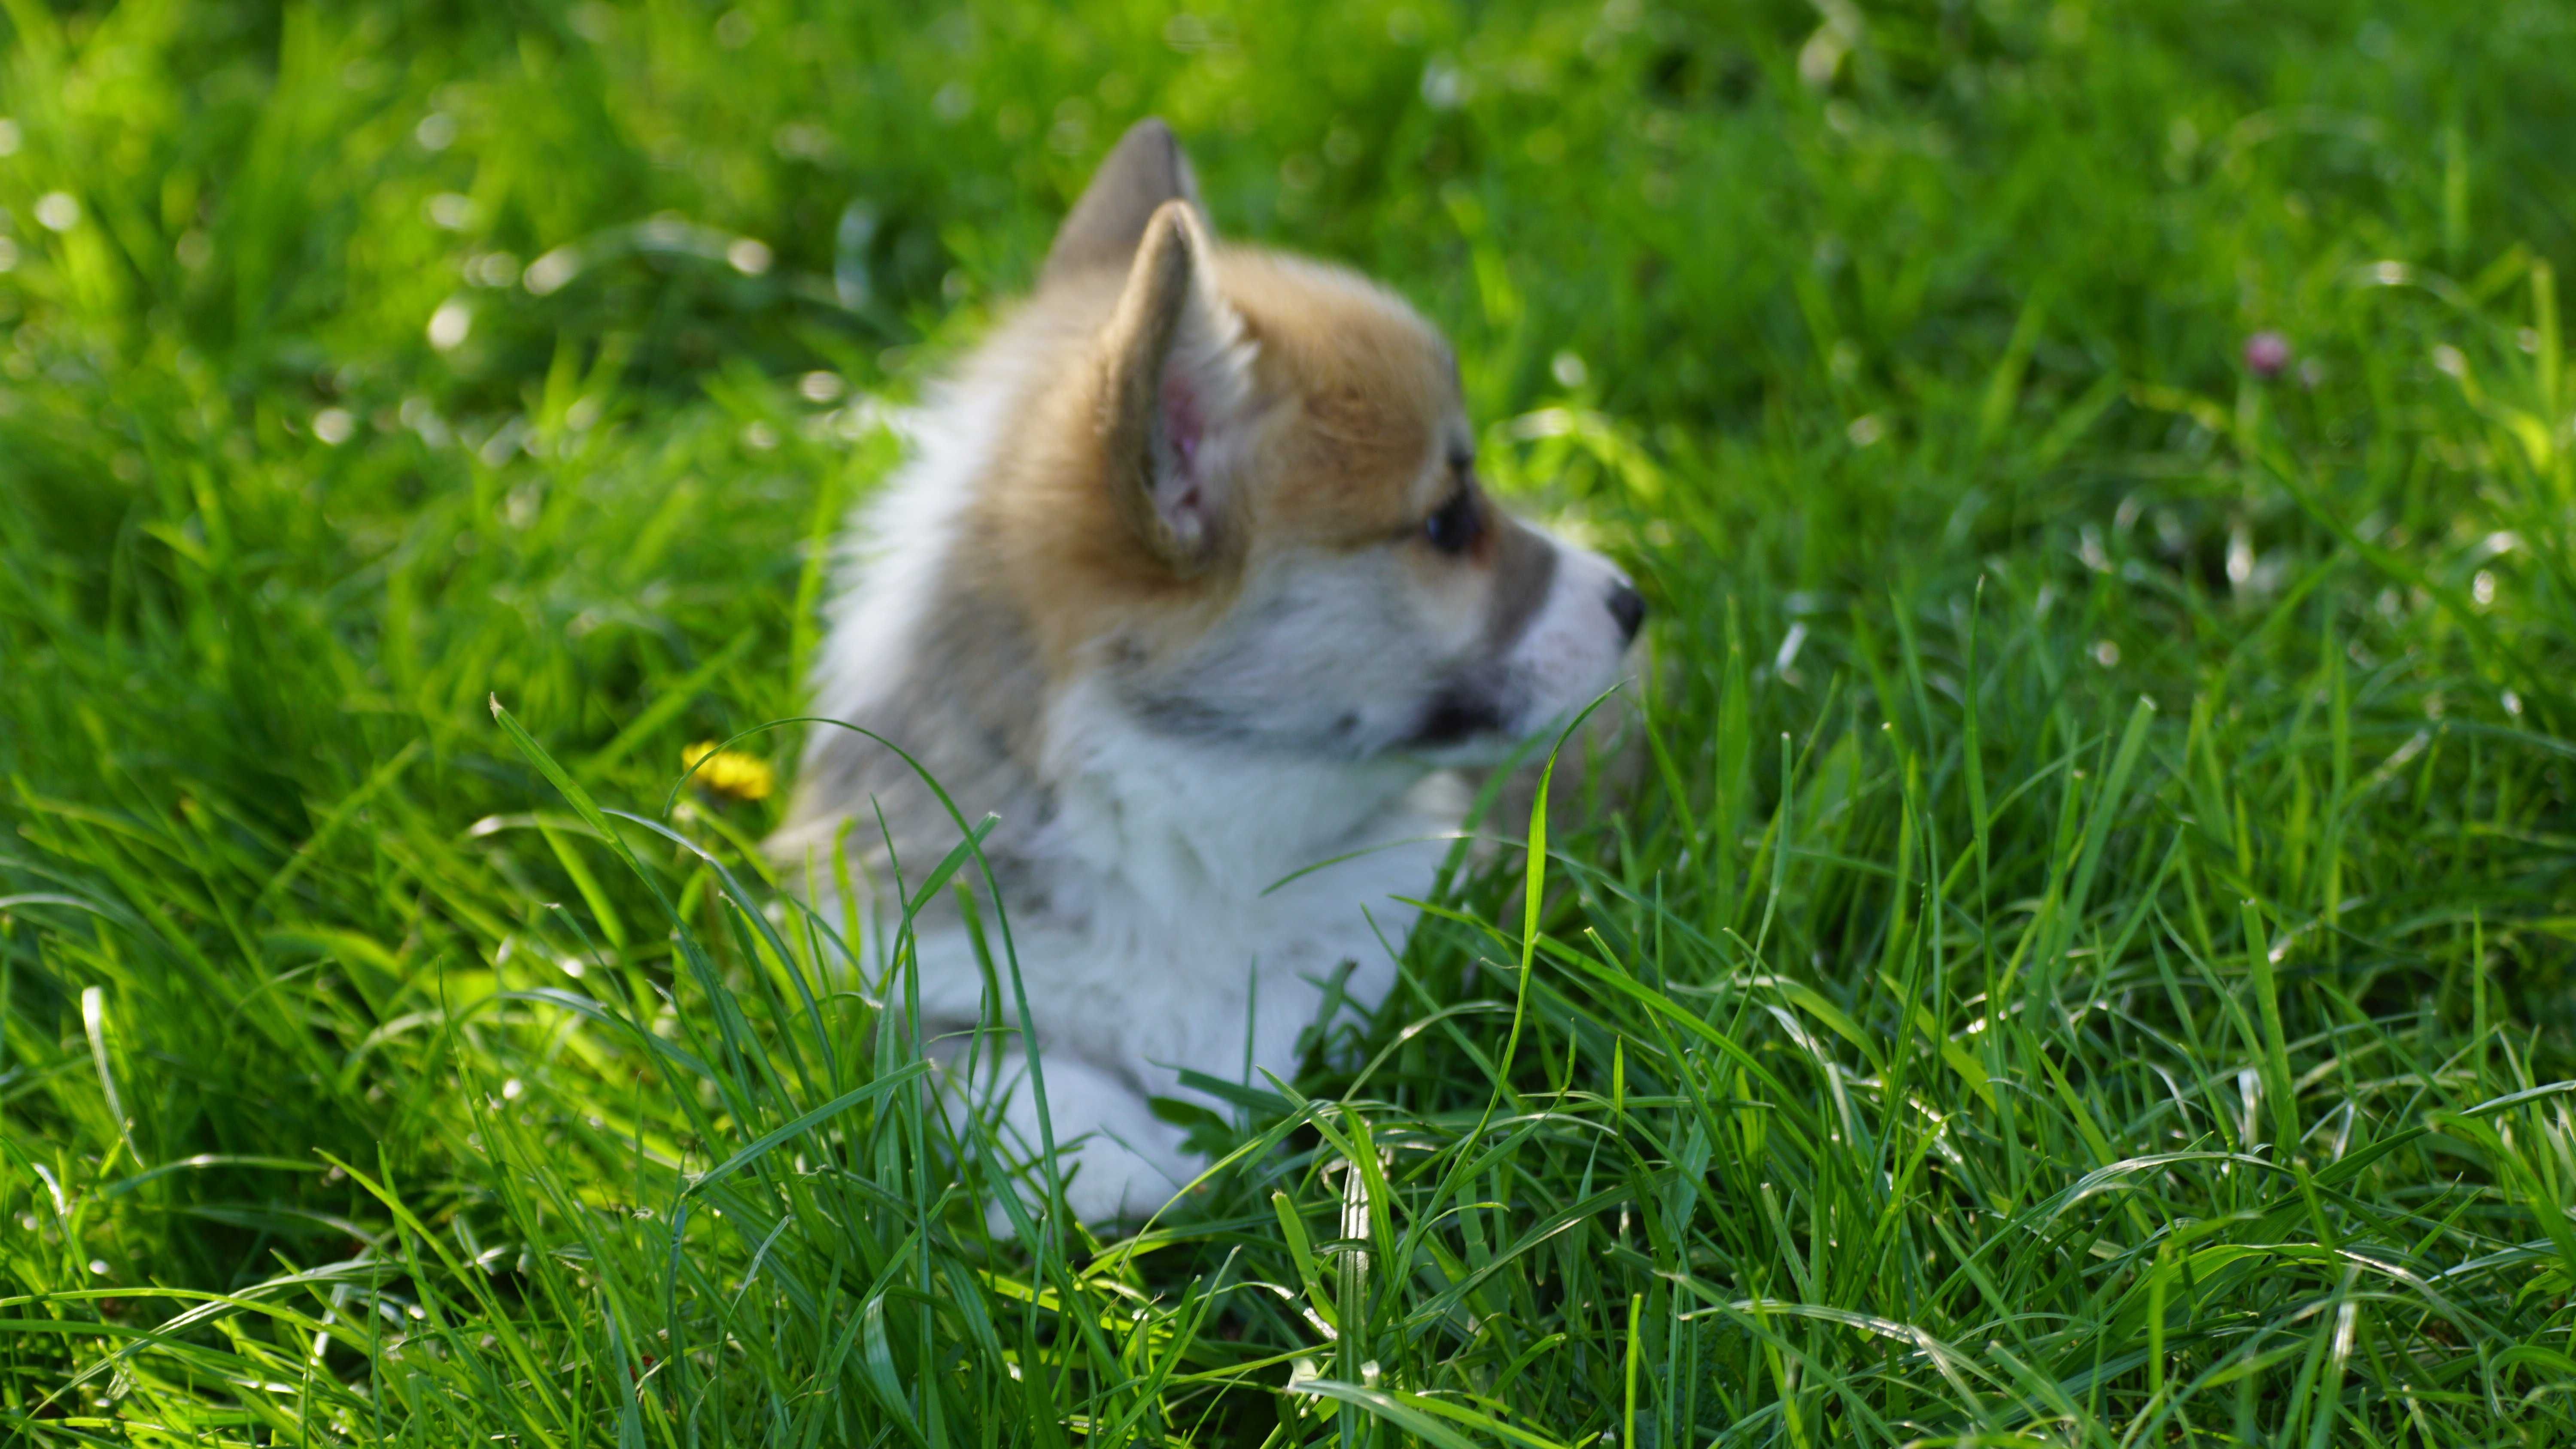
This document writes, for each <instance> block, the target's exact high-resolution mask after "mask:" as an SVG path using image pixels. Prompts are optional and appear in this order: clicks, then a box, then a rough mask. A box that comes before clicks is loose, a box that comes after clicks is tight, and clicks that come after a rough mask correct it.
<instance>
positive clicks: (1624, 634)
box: [1610, 584, 1646, 640]
mask: <svg viewBox="0 0 2576 1449" xmlns="http://www.w3.org/2000/svg"><path fill="white" fill-rule="evenodd" d="M1610 617H1611V618H1613V619H1616V620H1618V621H1619V637H1620V638H1621V639H1622V640H1629V639H1634V638H1636V637H1637V626H1638V625H1640V624H1643V623H1645V622H1646V596H1645V595H1643V594H1640V593H1638V592H1637V591H1636V590H1635V589H1632V588H1630V587H1628V586H1627V585H1626V584H1613V585H1611V586H1610Z"/></svg>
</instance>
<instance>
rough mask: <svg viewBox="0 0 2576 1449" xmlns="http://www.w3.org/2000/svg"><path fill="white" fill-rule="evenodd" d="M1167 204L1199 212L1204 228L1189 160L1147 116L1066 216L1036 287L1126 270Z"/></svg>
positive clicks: (1204, 218)
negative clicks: (1157, 211) (1151, 221)
mask: <svg viewBox="0 0 2576 1449" xmlns="http://www.w3.org/2000/svg"><path fill="white" fill-rule="evenodd" d="M1167 201H1186V202H1188V203H1189V204H1190V207H1191V209H1192V210H1194V211H1199V224H1200V226H1201V227H1202V228H1204V227H1205V226H1206V225H1207V214H1206V212H1205V211H1204V210H1201V209H1200V207H1199V182H1198V178H1197V177H1196V176H1194V175H1192V174H1191V172H1190V158H1189V157H1187V156H1184V155H1182V154H1181V143H1180V142H1178V141H1176V140H1174V139H1172V128H1171V127H1169V126H1166V125H1164V124H1163V123H1162V121H1161V120H1159V119H1158V118H1156V117H1153V116H1148V117H1146V118H1145V119H1143V120H1141V121H1138V122H1137V123H1136V124H1135V125H1133V126H1130V127H1128V128H1127V134H1126V135H1124V136H1121V137H1119V138H1118V144H1117V145H1116V146H1113V147H1111V148H1110V151H1109V157H1108V159H1107V160H1105V161H1102V162H1101V163H1100V170H1099V171H1098V172H1096V173H1094V174H1093V176H1092V178H1091V185H1090V187H1089V188H1087V189H1086V190H1084V192H1083V193H1082V199H1081V200H1080V201H1077V202H1075V203H1074V204H1073V210H1072V211H1071V212H1069V213H1067V214H1066V216H1065V218H1064V226H1063V227H1062V228H1061V229H1060V230H1058V231H1057V232H1056V234H1055V245H1053V246H1051V247H1049V248H1047V259H1046V269H1045V270H1044V271H1042V272H1040V273H1039V274H1038V284H1039V285H1040V286H1044V285H1046V284H1047V283H1049V282H1055V281H1061V280H1062V279H1064V278H1066V277H1069V276H1072V275H1074V274H1075V273H1077V272H1086V271H1095V270H1100V269H1104V268H1113V267H1114V268H1124V267H1125V266H1126V265H1127V263H1128V260H1129V258H1131V257H1133V256H1134V255H1135V254H1136V243H1137V240H1138V239H1139V238H1141V237H1142V236H1144V234H1145V222H1146V220H1147V218H1149V217H1151V216H1152V215H1153V214H1154V211H1155V209H1156V208H1158V207H1160V206H1161V205H1162V204H1163V203H1165V202H1167Z"/></svg>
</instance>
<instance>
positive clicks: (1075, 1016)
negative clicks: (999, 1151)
mask: <svg viewBox="0 0 2576 1449" xmlns="http://www.w3.org/2000/svg"><path fill="white" fill-rule="evenodd" d="M1048 740H1049V750H1048V766H1049V768H1048V771H1047V774H1048V776H1049V779H1050V783H1051V785H1052V787H1053V790H1054V794H1055V804H1056V809H1055V813H1054V815H1053V817H1052V818H1051V819H1050V820H1049V822H1048V823H1047V824H1046V825H1045V826H1044V827H1043V828H1042V829H1040V830H1038V831H1036V832H1034V833H1033V834H1032V835H1030V836H1027V837H1024V839H1023V842H1022V843H1021V844H1020V845H1019V846H1018V847H1017V848H1016V850H1015V852H1014V855H1013V858H1012V860H1011V862H1010V864H1011V874H1012V876H1013V878H1014V880H1015V883H1016V888H1015V889H1014V890H1013V892H1012V894H1011V895H1010V896H1009V897H1008V898H1006V899H1005V901H1004V908H1005V910H1006V911H1008V913H1009V920H1010V925H1011V935H1012V940H1013V943H1014V946H1015V954H1016V956H1017V958H1018V962H1019V967H1020V980H1021V986H1022V989H1023V990H1025V992H1026V993H1027V998H1028V1004H1029V1008H1030V1015H1031V1018H1032V1020H1033V1021H1034V1023H1035V1024H1036V1028H1037V1038H1038V1047H1039V1052H1040V1057H1039V1064H1040V1067H1041V1069H1042V1072H1043V1075H1044V1076H1045V1079H1046V1097H1047V1103H1048V1106H1049V1108H1050V1109H1051V1110H1050V1118H1051V1121H1050V1123H1049V1126H1050V1127H1051V1129H1052V1135H1053V1137H1054V1139H1055V1141H1056V1142H1057V1143H1058V1145H1059V1146H1060V1147H1061V1146H1063V1145H1064V1144H1067V1143H1069V1142H1074V1141H1075V1140H1076V1139H1084V1138H1087V1140H1083V1141H1081V1142H1080V1143H1079V1145H1077V1146H1076V1147H1075V1148H1074V1149H1073V1151H1072V1152H1071V1153H1069V1154H1066V1155H1065V1156H1064V1157H1063V1158H1062V1159H1061V1160H1063V1161H1065V1162H1066V1163H1067V1164H1068V1165H1073V1166H1076V1167H1078V1171H1077V1172H1076V1174H1075V1185H1074V1189H1073V1207H1074V1209H1075V1211H1076V1212H1077V1213H1078V1214H1081V1215H1084V1216H1086V1217H1089V1216H1103V1217H1105V1216H1132V1215H1135V1214H1138V1213H1141V1212H1147V1211H1151V1210H1152V1209H1153V1208H1155V1207H1157V1206H1159V1205H1160V1204H1161V1203H1162V1202H1163V1201H1164V1199H1165V1198H1167V1197H1169V1196H1170V1195H1171V1194H1172V1193H1173V1192H1174V1191H1176V1190H1177V1189H1178V1188H1179V1187H1180V1186H1181V1185H1182V1184H1185V1183H1186V1182H1188V1181H1189V1179H1190V1178H1191V1177H1192V1176H1193V1175H1194V1174H1195V1173H1196V1171H1197V1169H1198V1164H1196V1163H1195V1162H1194V1161H1193V1160H1192V1159H1191V1158H1190V1157H1189V1155H1188V1154H1186V1153H1185V1152H1183V1151H1182V1150H1181V1147H1180V1140H1179V1139H1180V1134H1179V1132H1178V1131H1177V1130H1176V1129H1174V1128H1173V1127H1172V1126H1171V1125H1170V1124H1168V1123H1166V1122H1164V1121H1162V1120H1161V1119H1159V1118H1157V1117H1155V1116H1154V1115H1153V1114H1152V1112H1151V1109H1150V1107H1149V1106H1148V1099H1149V1098H1150V1097H1154V1096H1175V1097H1181V1098H1184V1099H1188V1098H1191V1097H1194V1096H1195V1095H1196V1094H1194V1093H1191V1092H1189V1091H1187V1090H1185V1089H1184V1088H1182V1087H1181V1085H1180V1072H1181V1071H1182V1070H1183V1069H1185V1068H1186V1069H1190V1070H1195V1071H1199V1072H1203V1073H1206V1074H1208V1075H1211V1076H1216V1077H1221V1078H1225V1079H1229V1080H1241V1081H1245V1082H1246V1083H1247V1084H1248V1085H1252V1086H1255V1087H1259V1086H1262V1085H1263V1084H1264V1081H1265V1079H1264V1076H1263V1074H1264V1073H1270V1074H1275V1075H1277V1076H1278V1077H1280V1078H1282V1079H1285V1078H1287V1077H1288V1076H1290V1075H1291V1074H1292V1073H1293V1072H1294V1071H1295V1069H1296V1066H1297V1040H1298V1036H1299V1034H1300V1033H1301V1032H1302V1031H1303V1030H1304V1029H1305V1028H1306V1027H1307V1026H1309V1025H1310V1024H1311V1023H1313V1022H1314V1021H1315V1019H1316V1016H1317V1012H1318V1009H1319V1007H1320V1006H1321V1005H1322V1002H1323V1000H1324V995H1325V989H1326V983H1327V982H1328V981H1330V980H1331V979H1332V978H1333V977H1334V976H1335V974H1336V973H1337V972H1338V970H1339V969H1340V968H1341V967H1342V966H1343V964H1344V963H1346V962H1347V963H1350V964H1351V966H1352V968H1353V969H1352V970H1351V972H1350V974H1349V976H1348V978H1347V979H1346V982H1345V987H1344V989H1345V991H1346V992H1347V994H1348V995H1349V996H1350V997H1351V998H1353V999H1355V1000H1356V1001H1358V1002H1360V1003H1363V1004H1373V1003H1375V1002H1376V1001H1378V1000H1379V999H1380V998H1382V997H1383V995H1384V994H1385V992H1386V991H1387V989H1388V988H1389V987H1390V986H1391V985H1392V984H1393V982H1394V979H1395V953H1397V952H1399V951H1400V950H1401V949H1402V948H1403V944H1404V941H1405V938H1406V936H1407V935H1408V934H1409V933H1410V932H1411V930H1412V927H1413V924H1414V921H1415V918H1416V916H1417V914H1418V912H1417V910H1416V909H1415V908H1414V907H1413V906H1411V905H1409V904H1406V902H1407V901H1409V900H1415V899H1420V898H1422V897H1424V896H1426V895H1428V894H1429V893H1430V891H1431V888H1432V886H1433V884H1434V881H1435V878H1436V876H1437V873H1438V868H1439V862H1440V859H1441V857H1442V855H1443V854H1444V852H1445V851H1446V850H1447V848H1448V844H1447V840H1446V839H1445V838H1444V837H1445V836H1446V835H1447V834H1448V833H1449V832H1451V831H1453V830H1454V828H1455V826H1456V824H1457V816H1458V811H1457V805H1458V802H1459V798H1460V795H1461V790H1460V787H1459V785H1458V782H1457V781H1456V780H1455V778H1454V777H1451V776H1448V775H1433V776H1430V777H1427V778H1426V777H1425V776H1424V775H1423V772H1422V771H1421V770H1420V768H1419V767H1409V766H1403V765H1394V764H1375V765H1352V764H1336V763H1329V762H1314V761H1299V760H1276V759H1263V758H1260V757H1246V756H1244V755H1242V754H1240V753H1236V752H1232V751H1218V750H1214V749H1211V748H1209V747H1206V746H1199V745H1185V744H1178V743H1175V742H1173V741H1170V740H1168V739H1165V738H1162V737H1159V736H1156V735H1154V734H1152V733H1151V732H1149V731H1147V730H1144V729H1143V728H1141V727H1139V726H1137V725H1136V724H1134V723H1133V722H1132V721H1130V720H1129V719H1128V718H1127V717H1126V716H1125V715H1124V714H1123V713H1122V712H1121V711H1119V710H1118V709H1117V708H1116V706H1115V705H1114V703H1112V702H1111V701H1110V700H1108V699H1107V697H1106V695H1105V692H1104V691H1102V690H1100V689H1098V688H1097V687H1094V686H1088V685H1077V686H1076V687H1075V688H1073V689H1072V690H1070V691H1068V692H1067V693H1066V694H1065V695H1064V696H1062V697H1061V698H1060V699H1059V700H1058V701H1057V703H1056V706H1055V707H1054V708H1053V709H1052V710H1051V711H1050V712H1049V717H1048ZM917 959H918V960H919V963H920V973H921V1002H922V1009H923V1012H924V1015H925V1017H926V1018H927V1019H928V1022H929V1024H931V1025H932V1026H933V1027H934V1028H937V1027H940V1026H946V1027H949V1028H951V1029H952V1030H953V1029H955V1028H959V1027H962V1026H964V1025H965V1024H966V1023H969V1022H972V1021H976V1020H993V1019H995V1016H996V1015H998V1019H999V1020H1001V1021H1003V1022H1005V1023H1010V1024H1014V1025H1015V1024H1016V1023H1017V1021H1018V1013H1017V1007H1016V1003H1015V1002H1010V1001H1005V1002H1003V1003H999V1007H1000V1010H999V1011H998V1013H995V1014H988V1012H987V1006H986V1003H985V1002H984V1000H983V994H984V989H985V988H984V975H983V971H982V968H981V965H980V963H979V962H978V961H977V960H976V957H975V955H974V952H973V949H972V946H971V943H970V942H969V940H968V938H967V937H966V935H965V934H964V932H963V930H962V929H961V928H958V927H953V926H952V927H946V928H933V929H930V930H928V931H927V932H926V933H925V934H924V936H923V938H922V939H921V941H920V943H919V946H918V951H917ZM1006 990H1007V988H1006ZM940 1054H941V1056H942V1057H943V1059H944V1060H946V1061H948V1062H949V1063H950V1064H951V1065H952V1066H954V1065H955V1064H957V1063H958V1062H960V1061H962V1059H963V1057H964V1054H965V1048H964V1045H963V1039H962V1038H958V1037H951V1038H950V1039H949V1042H948V1044H947V1045H946V1046H945V1047H944V1048H943V1049H942V1051H941V1053H940ZM984 1057H985V1060H987V1061H990V1060H993V1059H994V1054H993V1051H992V1048H991V1047H990V1046H989V1045H988V1046H987V1047H986V1048H985V1051H984ZM1001 1060H1002V1061H1003V1062H1004V1063H1005V1065H1006V1070H1004V1071H1003V1072H1002V1073H1001V1076H1000V1080H999V1081H998V1082H994V1081H989V1080H988V1081H986V1082H985V1083H984V1084H983V1086H982V1089H981V1092H980V1096H981V1105H982V1108H983V1110H984V1111H985V1112H986V1114H987V1116H988V1118H989V1119H990V1120H994V1121H997V1122H998V1124H999V1125H1000V1126H1001V1127H1002V1128H1003V1129H1004V1134H1005V1136H1006V1137H1008V1136H1014V1135H1016V1136H1018V1137H1020V1138H1022V1139H1024V1140H1023V1141H1021V1142H1019V1143H1015V1144H1013V1145H1014V1146H1015V1147H1016V1148H1018V1149H1019V1151H1020V1152H1021V1153H1022V1154H1024V1155H1034V1153H1035V1150H1036V1148H1037V1145H1038V1136H1039V1134H1038V1132H1037V1121H1036V1113H1035V1103H1034V1101H1033V1100H1031V1097H1032V1094H1031V1093H1030V1092H1029V1091H1028V1090H1027V1084H1026V1082H1025V1081H1024V1080H1022V1079H1021V1075H1020V1066H1021V1064H1020V1060H1019V1054H1018V1053H1017V1052H1016V1051H1009V1052H1004V1053H1003V1054H1002V1056H1001ZM951 1075H952V1077H962V1075H963V1074H962V1073H952V1074H951ZM952 1084H953V1085H954V1083H952Z"/></svg>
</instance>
